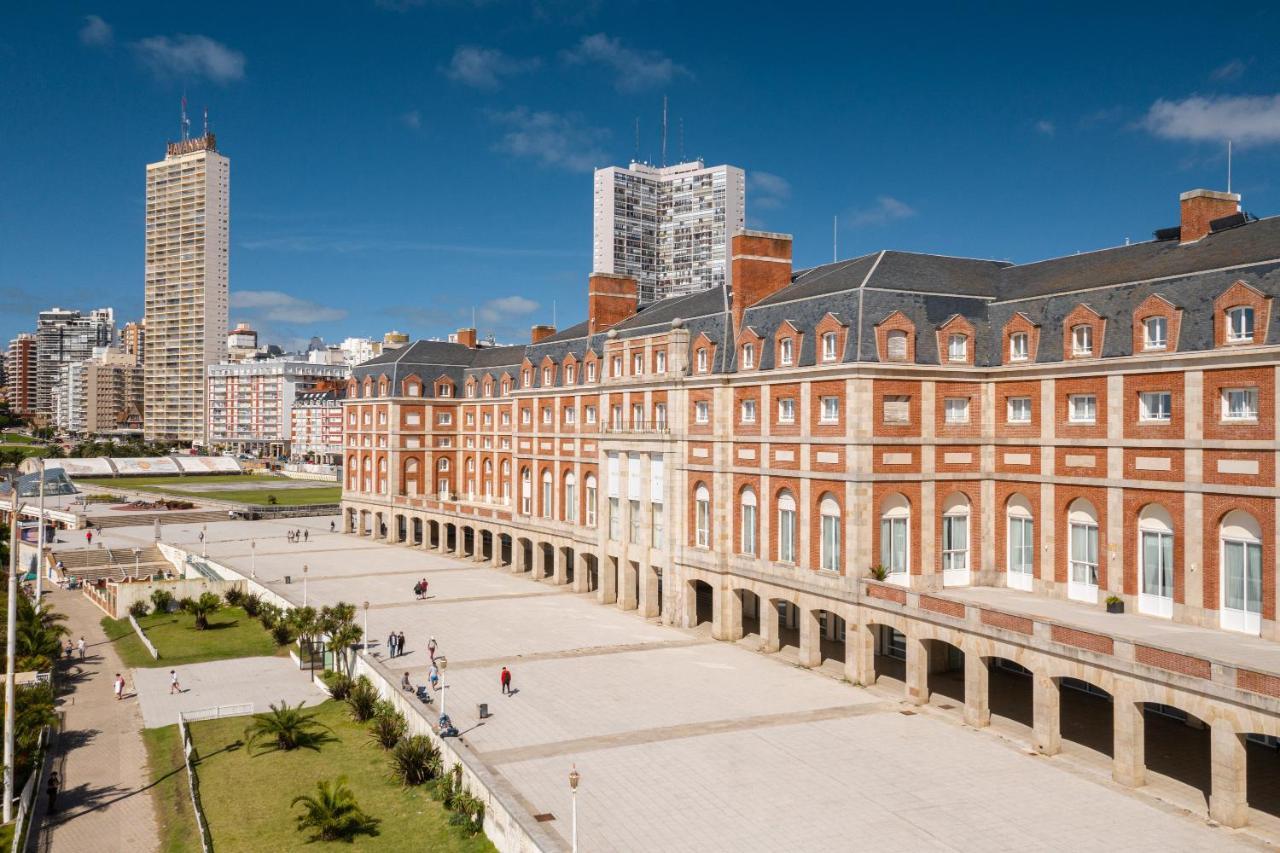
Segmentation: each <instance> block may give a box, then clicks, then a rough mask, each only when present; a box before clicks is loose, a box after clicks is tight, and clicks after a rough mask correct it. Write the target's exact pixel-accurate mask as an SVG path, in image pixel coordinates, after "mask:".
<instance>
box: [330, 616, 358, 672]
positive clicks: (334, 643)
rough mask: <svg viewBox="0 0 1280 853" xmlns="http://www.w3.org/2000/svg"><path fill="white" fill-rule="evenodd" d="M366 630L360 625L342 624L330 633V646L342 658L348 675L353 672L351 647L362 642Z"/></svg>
mask: <svg viewBox="0 0 1280 853" xmlns="http://www.w3.org/2000/svg"><path fill="white" fill-rule="evenodd" d="M363 636H364V631H363V630H361V628H360V626H359V625H342V626H339V627H338V628H336V629H335V630H334V631H333V632H332V633H331V634H329V648H331V649H333V651H334V652H335V653H337V654H338V656H339V657H340V658H341V659H342V667H343V669H344V670H346V673H347V675H350V674H351V658H350V654H351V647H352V646H354V645H355V644H356V643H358V642H360V638H361V637H363Z"/></svg>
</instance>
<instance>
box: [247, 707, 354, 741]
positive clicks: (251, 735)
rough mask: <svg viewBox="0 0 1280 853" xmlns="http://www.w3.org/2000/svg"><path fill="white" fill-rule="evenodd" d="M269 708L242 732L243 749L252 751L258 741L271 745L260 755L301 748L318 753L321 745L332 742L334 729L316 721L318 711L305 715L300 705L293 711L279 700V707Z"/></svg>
mask: <svg viewBox="0 0 1280 853" xmlns="http://www.w3.org/2000/svg"><path fill="white" fill-rule="evenodd" d="M270 707H271V711H270V712H268V713H266V714H254V715H253V722H252V723H251V724H250V725H249V726H248V728H246V729H245V730H244V734H245V749H247V750H252V749H253V747H254V745H255V744H257V743H258V742H259V741H261V740H270V741H272V743H271V744H270V745H268V746H267V748H266V749H264V750H262V752H271V751H273V750H283V751H285V752H288V751H290V750H294V749H298V748H300V747H302V748H306V749H314V750H317V751H318V750H319V749H320V744H322V743H325V742H326V741H329V740H333V736H332V732H333V729H331V728H329V727H328V726H326V725H325V724H324V723H321V722H317V721H316V718H315V717H316V713H318V712H314V711H313V712H312V713H310V714H304V713H303V711H302V703H301V702H299V703H298V706H297V707H296V708H290V707H289V703H288V702H286V701H284V700H283V699H281V700H280V706H279V707H276V706H275V705H274V704H272V705H271V706H270ZM258 754H259V755H261V754H262V753H261V752H260V753H258Z"/></svg>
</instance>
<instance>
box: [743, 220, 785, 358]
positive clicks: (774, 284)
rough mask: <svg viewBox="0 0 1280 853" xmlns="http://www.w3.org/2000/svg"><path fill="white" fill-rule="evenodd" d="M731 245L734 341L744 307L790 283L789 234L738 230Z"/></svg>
mask: <svg viewBox="0 0 1280 853" xmlns="http://www.w3.org/2000/svg"><path fill="white" fill-rule="evenodd" d="M731 247H732V248H731V252H732V268H731V275H732V280H733V306H732V307H733V336H734V339H735V340H736V339H737V337H738V331H739V329H741V327H742V316H743V314H745V313H746V311H747V309H748V308H750V307H751V306H752V305H755V304H756V303H757V302H759V301H760V300H762V299H765V298H766V297H769V296H772V295H773V294H775V293H777V292H778V291H779V290H781V289H782V288H784V287H786V286H787V285H788V284H790V283H791V235H790V234H774V233H771V232H769V231H739V232H738V233H737V234H734V235H733V242H732V244H731Z"/></svg>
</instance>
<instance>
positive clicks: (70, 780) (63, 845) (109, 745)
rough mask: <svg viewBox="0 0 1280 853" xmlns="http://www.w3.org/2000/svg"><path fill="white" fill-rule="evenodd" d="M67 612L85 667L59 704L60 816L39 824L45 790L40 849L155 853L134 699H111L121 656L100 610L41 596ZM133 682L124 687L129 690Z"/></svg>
mask: <svg viewBox="0 0 1280 853" xmlns="http://www.w3.org/2000/svg"><path fill="white" fill-rule="evenodd" d="M45 600H46V602H48V605H49V606H50V607H52V608H53V609H54V610H56V611H58V612H60V613H65V614H66V615H67V625H68V627H69V628H70V629H71V636H72V638H73V639H74V638H77V637H79V636H81V635H83V636H84V638H85V642H86V643H87V644H88V649H87V651H86V658H85V661H84V663H83V664H78V665H75V666H73V667H72V668H71V671H70V678H69V680H70V682H71V684H72V686H73V690H74V692H72V693H70V694H68V695H66V696H64V697H63V699H62V708H63V710H64V712H65V723H66V725H65V729H64V731H63V733H62V737H61V741H60V750H59V754H58V755H57V756H56V757H55V759H54V760H55V762H56V763H55V765H54V767H55V769H57V771H58V773H59V775H60V776H61V777H62V792H61V794H60V795H59V797H58V813H57V814H55V815H53V816H51V817H50V818H48V819H45V815H44V814H43V811H44V802H45V798H44V796H43V793H42V794H41V796H39V797H37V802H38V803H39V804H40V807H39V811H38V812H37V815H36V819H37V820H42V819H43V820H44V824H43V826H44V829H43V831H42V833H41V841H40V849H41V850H47V851H52V853H80V851H85V853H98V851H104V850H128V851H130V853H148V851H152V850H155V849H156V843H157V838H158V827H157V824H156V812H155V806H154V804H153V802H152V796H151V793H150V791H148V790H147V788H148V787H149V781H148V776H149V773H148V771H147V753H146V748H145V747H144V746H143V742H142V732H141V730H142V714H141V713H140V712H139V710H138V703H137V699H136V697H134V696H132V695H129V694H128V693H126V695H127V696H128V698H126V699H125V700H124V701H122V702H117V701H116V699H115V696H114V695H113V694H112V691H111V682H112V679H114V678H115V674H116V673H117V672H123V671H124V669H123V666H122V664H121V663H120V656H119V655H117V654H116V651H115V648H114V647H112V645H111V643H110V642H108V641H107V639H106V636H105V635H104V634H103V631H102V629H101V627H99V625H98V621H99V620H100V619H101V618H102V612H101V611H100V610H98V608H97V607H95V606H94V605H93V604H92V603H91V602H89V601H88V600H87V599H86V598H85V597H84V596H83V595H81V594H80V593H78V592H66V591H54V592H53V593H50V594H49V595H48V596H46V598H45ZM132 689H133V688H132V685H128V690H129V691H132Z"/></svg>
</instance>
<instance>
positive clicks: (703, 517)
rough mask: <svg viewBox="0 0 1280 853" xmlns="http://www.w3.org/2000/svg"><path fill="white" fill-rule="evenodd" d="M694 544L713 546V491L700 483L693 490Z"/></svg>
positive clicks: (705, 546)
mask: <svg viewBox="0 0 1280 853" xmlns="http://www.w3.org/2000/svg"><path fill="white" fill-rule="evenodd" d="M693 506H694V544H695V545H697V546H698V547H699V548H710V547H711V492H709V491H708V490H707V487H706V486H704V485H703V484H701V483H699V484H698V487H697V488H696V489H694V490H693Z"/></svg>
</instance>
